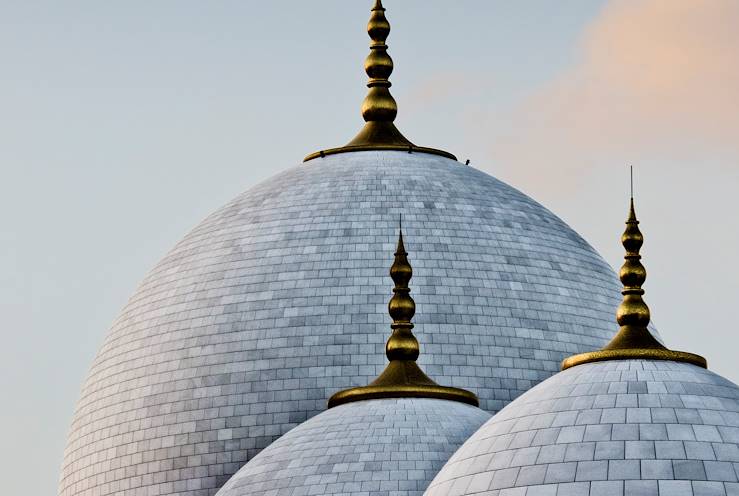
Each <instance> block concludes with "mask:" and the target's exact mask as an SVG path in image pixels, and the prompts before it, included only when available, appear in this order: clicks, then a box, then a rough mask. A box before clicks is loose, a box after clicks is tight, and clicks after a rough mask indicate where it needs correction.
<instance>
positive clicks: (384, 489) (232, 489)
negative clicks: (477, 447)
mask: <svg viewBox="0 0 739 496" xmlns="http://www.w3.org/2000/svg"><path fill="white" fill-rule="evenodd" d="M488 418H490V414H488V413H486V412H484V411H483V410H480V409H479V408H475V407H472V406H469V405H465V404H463V403H456V402H453V401H446V400H435V399H382V400H368V401H360V402H356V403H347V404H344V405H341V406H338V407H335V408H332V409H330V410H328V411H326V412H323V413H321V414H320V415H318V416H316V417H313V418H312V419H310V420H308V421H307V422H305V423H303V424H301V425H299V426H298V427H296V428H295V429H293V430H291V431H290V432H288V433H287V434H285V435H284V436H282V437H281V438H280V439H278V440H277V441H275V442H274V443H272V444H271V445H269V446H268V447H267V448H265V449H264V450H262V452H261V453H259V454H258V455H257V456H256V457H255V458H254V459H253V460H251V461H250V462H249V463H247V464H246V465H245V466H244V467H243V468H242V469H241V470H239V471H238V472H237V473H236V475H234V476H233V477H232V478H231V479H230V480H229V481H228V482H227V483H226V485H225V486H224V487H223V488H222V489H221V490H220V491H218V493H217V494H218V496H267V495H269V496H288V495H289V496H299V495H310V494H320V495H324V494H341V495H347V496H350V495H355V496H360V495H361V496H366V495H369V494H372V495H373V496H394V495H400V494H403V495H405V496H420V495H421V494H422V493H423V490H424V489H426V487H427V486H428V484H429V482H431V479H433V477H434V475H436V473H437V472H438V471H439V469H440V468H441V467H442V466H443V465H444V463H445V462H446V461H447V460H448V459H449V457H450V456H451V455H452V453H454V451H455V450H456V449H457V448H459V447H460V446H461V445H462V443H463V442H464V441H465V440H466V439H467V438H468V437H470V436H471V435H472V433H473V432H475V430H477V428H478V427H480V426H481V425H482V424H483V423H484V422H485V421H486V420H487V419H488Z"/></svg>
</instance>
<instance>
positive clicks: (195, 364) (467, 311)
mask: <svg viewBox="0 0 739 496" xmlns="http://www.w3.org/2000/svg"><path fill="white" fill-rule="evenodd" d="M400 213H402V214H403V220H404V231H405V234H406V248H407V249H408V251H409V252H410V259H411V262H412V264H413V267H414V278H413V280H412V281H411V284H412V290H413V293H412V294H413V296H414V298H415V299H416V302H417V304H418V309H417V310H418V311H417V316H416V319H415V322H416V324H417V327H416V329H415V331H416V334H417V336H418V338H419V340H420V342H421V346H422V354H421V359H420V362H421V364H422V366H423V367H424V370H426V372H427V373H428V374H429V375H431V376H432V377H433V378H435V379H436V380H437V381H438V382H439V383H440V384H444V385H450V386H458V387H463V388H466V389H470V390H472V391H474V392H475V393H476V394H477V395H478V396H479V397H480V399H481V406H482V408H484V409H486V410H487V411H489V412H494V411H497V410H499V409H500V408H502V407H503V406H504V405H505V404H506V403H507V402H509V401H510V400H511V399H512V398H514V397H516V396H517V395H519V394H520V393H522V392H524V391H526V390H527V389H529V388H530V387H531V386H533V385H534V384H536V383H537V382H539V381H541V380H543V379H545V378H547V377H549V376H550V375H552V374H553V373H555V372H556V371H557V370H558V365H559V361H560V360H561V359H562V358H563V357H565V356H567V355H570V354H573V353H577V352H581V351H588V350H592V349H596V348H599V347H600V346H602V345H603V344H605V342H606V341H607V340H608V339H609V338H610V337H611V336H612V334H613V333H614V331H615V323H614V318H613V315H614V311H615V308H616V305H617V304H618V298H619V289H620V286H619V284H618V282H617V280H616V277H615V275H614V274H613V272H612V271H611V269H610V268H609V267H608V266H607V265H606V264H605V263H604V261H603V260H602V259H601V258H600V257H599V256H598V255H597V254H596V253H595V252H594V251H593V250H592V248H590V246H588V244H587V243H586V242H585V241H583V240H582V239H581V238H580V237H579V236H578V235H577V234H576V233H575V232H573V231H572V230H571V229H570V228H568V227H567V226H566V225H565V224H564V223H563V222H562V221H561V220H559V219H558V218H557V217H555V216H554V215H553V214H551V213H550V212H549V211H547V210H546V209H545V208H543V207H542V206H541V205H539V204H537V203H536V202H534V201H533V200H531V199H530V198H528V197H526V196H525V195H523V194H521V193H520V192H518V191H516V190H515V189H513V188H511V187H509V186H507V185H505V184H503V183H501V182H500V181H498V180H496V179H494V178H492V177H490V176H489V175H487V174H484V173H482V172H480V171H477V170H475V169H474V168H471V167H466V166H463V165H461V164H459V163H457V162H454V161H451V160H448V159H445V158H442V157H437V156H433V155H426V154H408V153H405V152H358V153H350V154H341V155H334V156H329V157H326V158H325V159H317V160H314V161H312V162H310V163H308V164H306V165H300V166H298V167H295V168H292V169H290V170H287V171H286V172H283V173H281V174H278V175H276V176H275V177H273V178H272V179H269V180H268V181H266V182H264V183H262V184H260V185H258V186H256V187H255V188H253V189H251V190H249V191H247V192H246V193H244V194H242V195H241V196H239V197H238V198H236V199H235V200H234V201H232V202H231V203H229V204H228V205H226V206H225V207H223V208H221V209H220V210H218V211H217V212H215V213H214V214H213V215H211V216H210V217H208V218H207V219H206V220H205V221H204V222H203V223H201V224H200V225H199V226H198V227H196V228H195V229H194V230H193V231H192V232H191V233H189V234H188V235H187V236H186V237H185V238H184V239H183V240H182V241H181V242H180V243H179V244H177V246H175V248H174V249H173V250H172V251H171V252H170V253H169V254H168V255H167V256H166V257H165V258H164V259H163V260H162V261H161V262H160V263H159V264H158V265H157V266H156V267H155V268H154V269H153V270H152V271H151V273H150V274H149V275H148V276H147V277H146V278H145V279H144V281H143V283H142V284H141V286H140V288H139V289H138V291H137V292H136V294H135V295H134V296H133V297H132V298H131V300H130V301H129V303H128V304H127V305H126V307H125V308H124V309H123V311H122V313H121V315H120V316H119V317H118V319H117V320H116V321H115V323H114V324H113V327H112V329H111V330H110V333H109V334H108V337H107V339H106V340H105V342H104V344H103V345H102V348H101V349H100V351H99V353H98V356H97V357H96V359H95V361H94V363H93V365H92V368H91V371H90V374H89V377H88V379H87V381H86V383H85V385H84V387H83V389H82V394H81V397H80V401H79V404H78V409H77V412H76V415H75V417H74V420H73V423H72V428H71V433H70V437H69V442H68V445H67V448H66V451H65V456H64V462H63V469H62V477H61V481H60V486H59V487H60V494H61V495H63V496H73V495H74V496H107V495H113V494H126V495H127V496H144V495H145V496H156V495H167V494H178V495H187V496H206V495H207V496H210V495H212V494H214V493H215V491H216V490H217V488H218V487H220V486H221V485H222V484H223V483H224V482H225V481H226V480H227V479H228V478H229V477H230V476H231V475H233V474H234V473H235V472H236V470H238V469H239V468H240V467H241V466H242V465H243V464H244V463H246V461H247V460H248V459H249V458H251V457H252V456H254V455H255V454H257V453H258V452H259V450H261V449H262V448H264V447H265V446H267V445H268V444H269V443H270V442H272V441H273V440H275V439H277V438H278V437H279V436H280V435H282V434H283V433H285V432H286V431H287V430H288V429H290V428H292V427H295V426H296V425H298V424H299V423H301V422H303V421H305V420H306V419H308V418H310V417H312V416H313V415H316V414H317V413H319V412H321V411H322V410H324V409H325V406H326V400H327V398H328V397H329V396H330V395H331V394H333V393H334V392H336V391H337V390H339V389H343V388H346V387H349V386H352V385H363V384H366V383H367V382H368V381H369V380H370V379H372V378H374V377H375V376H376V375H377V374H378V373H379V372H380V371H381V370H382V368H383V367H384V364H385V357H384V352H383V350H384V343H385V340H386V338H387V336H388V333H389V322H390V319H389V316H388V315H387V301H388V299H389V297H390V294H391V287H392V281H391V280H390V278H389V277H388V270H389V267H390V265H391V263H392V259H393V250H394V245H395V241H396V236H397V220H398V215H399V214H400Z"/></svg>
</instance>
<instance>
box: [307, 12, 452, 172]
mask: <svg viewBox="0 0 739 496" xmlns="http://www.w3.org/2000/svg"><path fill="white" fill-rule="evenodd" d="M367 33H368V34H369V36H370V39H371V40H372V43H371V44H370V53H369V55H368V56H367V58H366V60H365V62H364V70H365V72H366V73H367V76H369V81H368V82H367V87H368V88H369V92H368V93H367V96H366V97H365V99H364V102H363V103H362V117H363V118H364V121H365V125H364V127H363V128H362V130H361V131H360V132H359V134H357V135H356V136H355V137H354V139H353V140H351V141H350V142H349V143H347V144H346V145H344V146H342V147H339V148H330V149H328V150H320V151H317V152H315V153H311V154H310V155H308V156H307V157H305V159H304V162H308V161H309V160H313V159H315V158H318V157H325V156H326V155H333V154H336V153H346V152H356V151H367V150H401V151H408V152H409V153H412V152H421V153H431V154H433V155H441V156H442V157H446V158H449V159H452V160H457V158H456V157H455V156H454V155H452V154H451V153H449V152H445V151H443V150H437V149H435V148H426V147H421V146H416V145H414V144H413V143H411V142H410V141H409V140H408V139H407V138H406V137H405V136H403V134H402V133H401V132H400V131H399V130H398V128H397V127H395V124H394V121H395V117H396V116H397V115H398V104H397V103H396V102H395V98H393V96H392V95H391V94H390V87H391V86H392V83H391V82H390V75H391V74H392V73H393V59H392V58H391V57H390V55H389V54H388V53H387V48H388V46H387V44H386V43H385V42H386V41H387V37H388V35H389V34H390V23H389V22H388V20H387V17H385V7H383V6H382V1H381V0H375V4H374V7H372V14H371V16H370V20H369V22H368V23H367Z"/></svg>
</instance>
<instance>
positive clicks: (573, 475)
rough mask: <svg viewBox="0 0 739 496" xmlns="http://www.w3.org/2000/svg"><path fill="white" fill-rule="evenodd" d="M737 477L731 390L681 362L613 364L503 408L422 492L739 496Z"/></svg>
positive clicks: (735, 402) (736, 395) (456, 495)
mask: <svg viewBox="0 0 739 496" xmlns="http://www.w3.org/2000/svg"><path fill="white" fill-rule="evenodd" d="M738 469H739V387H737V386H736V385H735V384H733V383H732V382H730V381H728V380H727V379H724V378H723V377H721V376H719V375H717V374H714V373H713V372H710V371H708V370H706V369H704V368H701V367H698V366H695V365H692V364H688V363H679V362H672V361H657V360H613V361H606V362H594V363H587V364H584V365H578V366H576V367H572V368H570V369H567V370H565V371H564V372H561V373H559V374H557V375H555V376H554V377H552V378H550V379H548V380H546V381H544V382H543V383H541V384H539V385H538V386H536V387H534V388H533V389H531V390H530V391H528V392H526V393H525V394H524V395H522V396H521V397H520V398H518V399H517V400H515V401H513V402H512V403H510V404H509V405H508V406H507V407H506V408H504V409H503V410H502V411H501V412H500V413H498V414H497V415H495V416H494V417H493V418H492V419H490V420H489V421H488V422H487V423H486V424H485V425H484V426H483V427H481V428H480V430H479V431H477V432H476V433H475V434H474V435H473V436H472V437H471V438H470V439H469V440H468V441H467V442H466V443H465V444H464V445H463V446H462V447H461V448H460V449H459V451H457V452H456V453H455V454H454V456H453V457H452V458H451V459H450V460H449V462H448V463H447V464H446V465H445V466H444V468H443V469H442V470H441V472H440V473H439V474H438V475H437V476H436V478H435V479H434V481H433V482H432V483H431V485H430V487H429V489H428V491H427V493H426V494H427V495H429V496H435V495H444V496H461V495H475V494H485V495H489V494H498V490H503V489H508V488H518V489H517V490H514V491H511V492H510V494H511V495H514V494H515V495H519V494H520V495H523V494H526V495H527V496H533V495H555V494H556V495H561V494H566V495H573V496H574V495H593V496H605V495H616V494H617V495H622V494H626V495H632V494H634V495H642V494H643V495H655V496H657V495H659V496H674V495H709V494H716V495H719V494H720V495H724V494H739V492H737V491H739V484H737V472H736V470H738ZM500 494H501V495H502V494H507V493H506V492H502V491H501V492H500Z"/></svg>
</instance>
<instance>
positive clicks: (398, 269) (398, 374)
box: [328, 2, 479, 408]
mask: <svg viewBox="0 0 739 496" xmlns="http://www.w3.org/2000/svg"><path fill="white" fill-rule="evenodd" d="M378 3H379V2H378ZM412 276H413V269H412V268H411V264H410V263H409V262H408V253H407V252H406V251H405V246H404V245H403V231H402V229H401V230H400V234H399V235H398V247H397V249H396V250H395V261H394V262H393V265H392V267H391V268H390V277H391V278H392V279H393V281H394V282H395V287H394V288H393V297H392V298H391V299H390V302H389V303H388V311H389V313H390V316H391V317H392V319H393V323H392V324H391V325H390V328H391V329H392V330H393V332H392V335H391V336H390V338H389V339H388V340H387V344H386V345H385V353H386V355H387V358H388V360H389V361H390V363H388V364H387V367H385V370H384V371H383V372H382V374H380V375H379V377H377V379H375V380H374V381H373V382H371V383H370V384H369V385H368V386H362V387H355V388H351V389H346V390H344V391H339V392H338V393H336V394H334V395H333V396H331V398H330V399H329V400H328V407H329V408H332V407H335V406H338V405H342V404H344V403H350V402H353V401H361V400H369V399H377V398H437V399H444V400H452V401H460V402H462V403H467V404H469V405H474V406H478V405H479V402H478V400H477V396H475V395H474V394H473V393H471V392H469V391H465V390H464V389H458V388H452V387H445V386H440V385H438V384H437V383H436V382H434V381H433V380H432V379H431V378H430V377H428V376H427V375H426V374H425V373H424V372H423V371H422V370H421V368H420V367H419V366H418V364H417V363H416V360H417V359H418V354H419V352H420V349H419V345H418V340H417V339H416V337H415V336H414V335H413V332H411V330H412V329H413V324H412V323H411V319H412V318H413V315H414V314H415V313H416V303H415V302H414V301H413V298H411V295H410V292H411V290H410V288H409V286H408V284H409V282H410V280H411V277H412Z"/></svg>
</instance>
